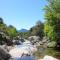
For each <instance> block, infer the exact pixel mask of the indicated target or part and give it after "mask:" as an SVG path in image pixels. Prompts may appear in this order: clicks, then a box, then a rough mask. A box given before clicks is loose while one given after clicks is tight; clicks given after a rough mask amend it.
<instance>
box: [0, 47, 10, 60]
mask: <svg viewBox="0 0 60 60" xmlns="http://www.w3.org/2000/svg"><path fill="white" fill-rule="evenodd" d="M9 58H10V55H9V54H8V52H7V51H6V50H5V49H4V48H3V47H2V46H0V60H8V59H9Z"/></svg>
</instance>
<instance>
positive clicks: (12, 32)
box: [7, 25, 17, 38]
mask: <svg viewBox="0 0 60 60" xmlns="http://www.w3.org/2000/svg"><path fill="white" fill-rule="evenodd" d="M7 33H8V36H10V37H11V38H13V37H16V36H17V30H16V28H15V27H13V26H12V25H10V26H8V28H7Z"/></svg>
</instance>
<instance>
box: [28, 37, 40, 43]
mask: <svg viewBox="0 0 60 60" xmlns="http://www.w3.org/2000/svg"><path fill="white" fill-rule="evenodd" d="M28 39H29V40H30V41H31V42H32V44H34V43H36V42H39V41H40V40H41V39H40V37H39V36H30V37H29V38H28Z"/></svg>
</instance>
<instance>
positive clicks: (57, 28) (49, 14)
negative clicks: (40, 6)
mask: <svg viewBox="0 0 60 60" xmlns="http://www.w3.org/2000/svg"><path fill="white" fill-rule="evenodd" d="M47 1H48V5H47V6H46V7H45V12H46V13H45V19H46V22H45V25H44V32H45V35H46V36H48V37H49V38H50V40H51V41H52V40H54V41H58V40H60V0H47Z"/></svg>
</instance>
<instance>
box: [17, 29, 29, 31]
mask: <svg viewBox="0 0 60 60" xmlns="http://www.w3.org/2000/svg"><path fill="white" fill-rule="evenodd" d="M18 32H28V30H27V29H21V30H19V31H18Z"/></svg>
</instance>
